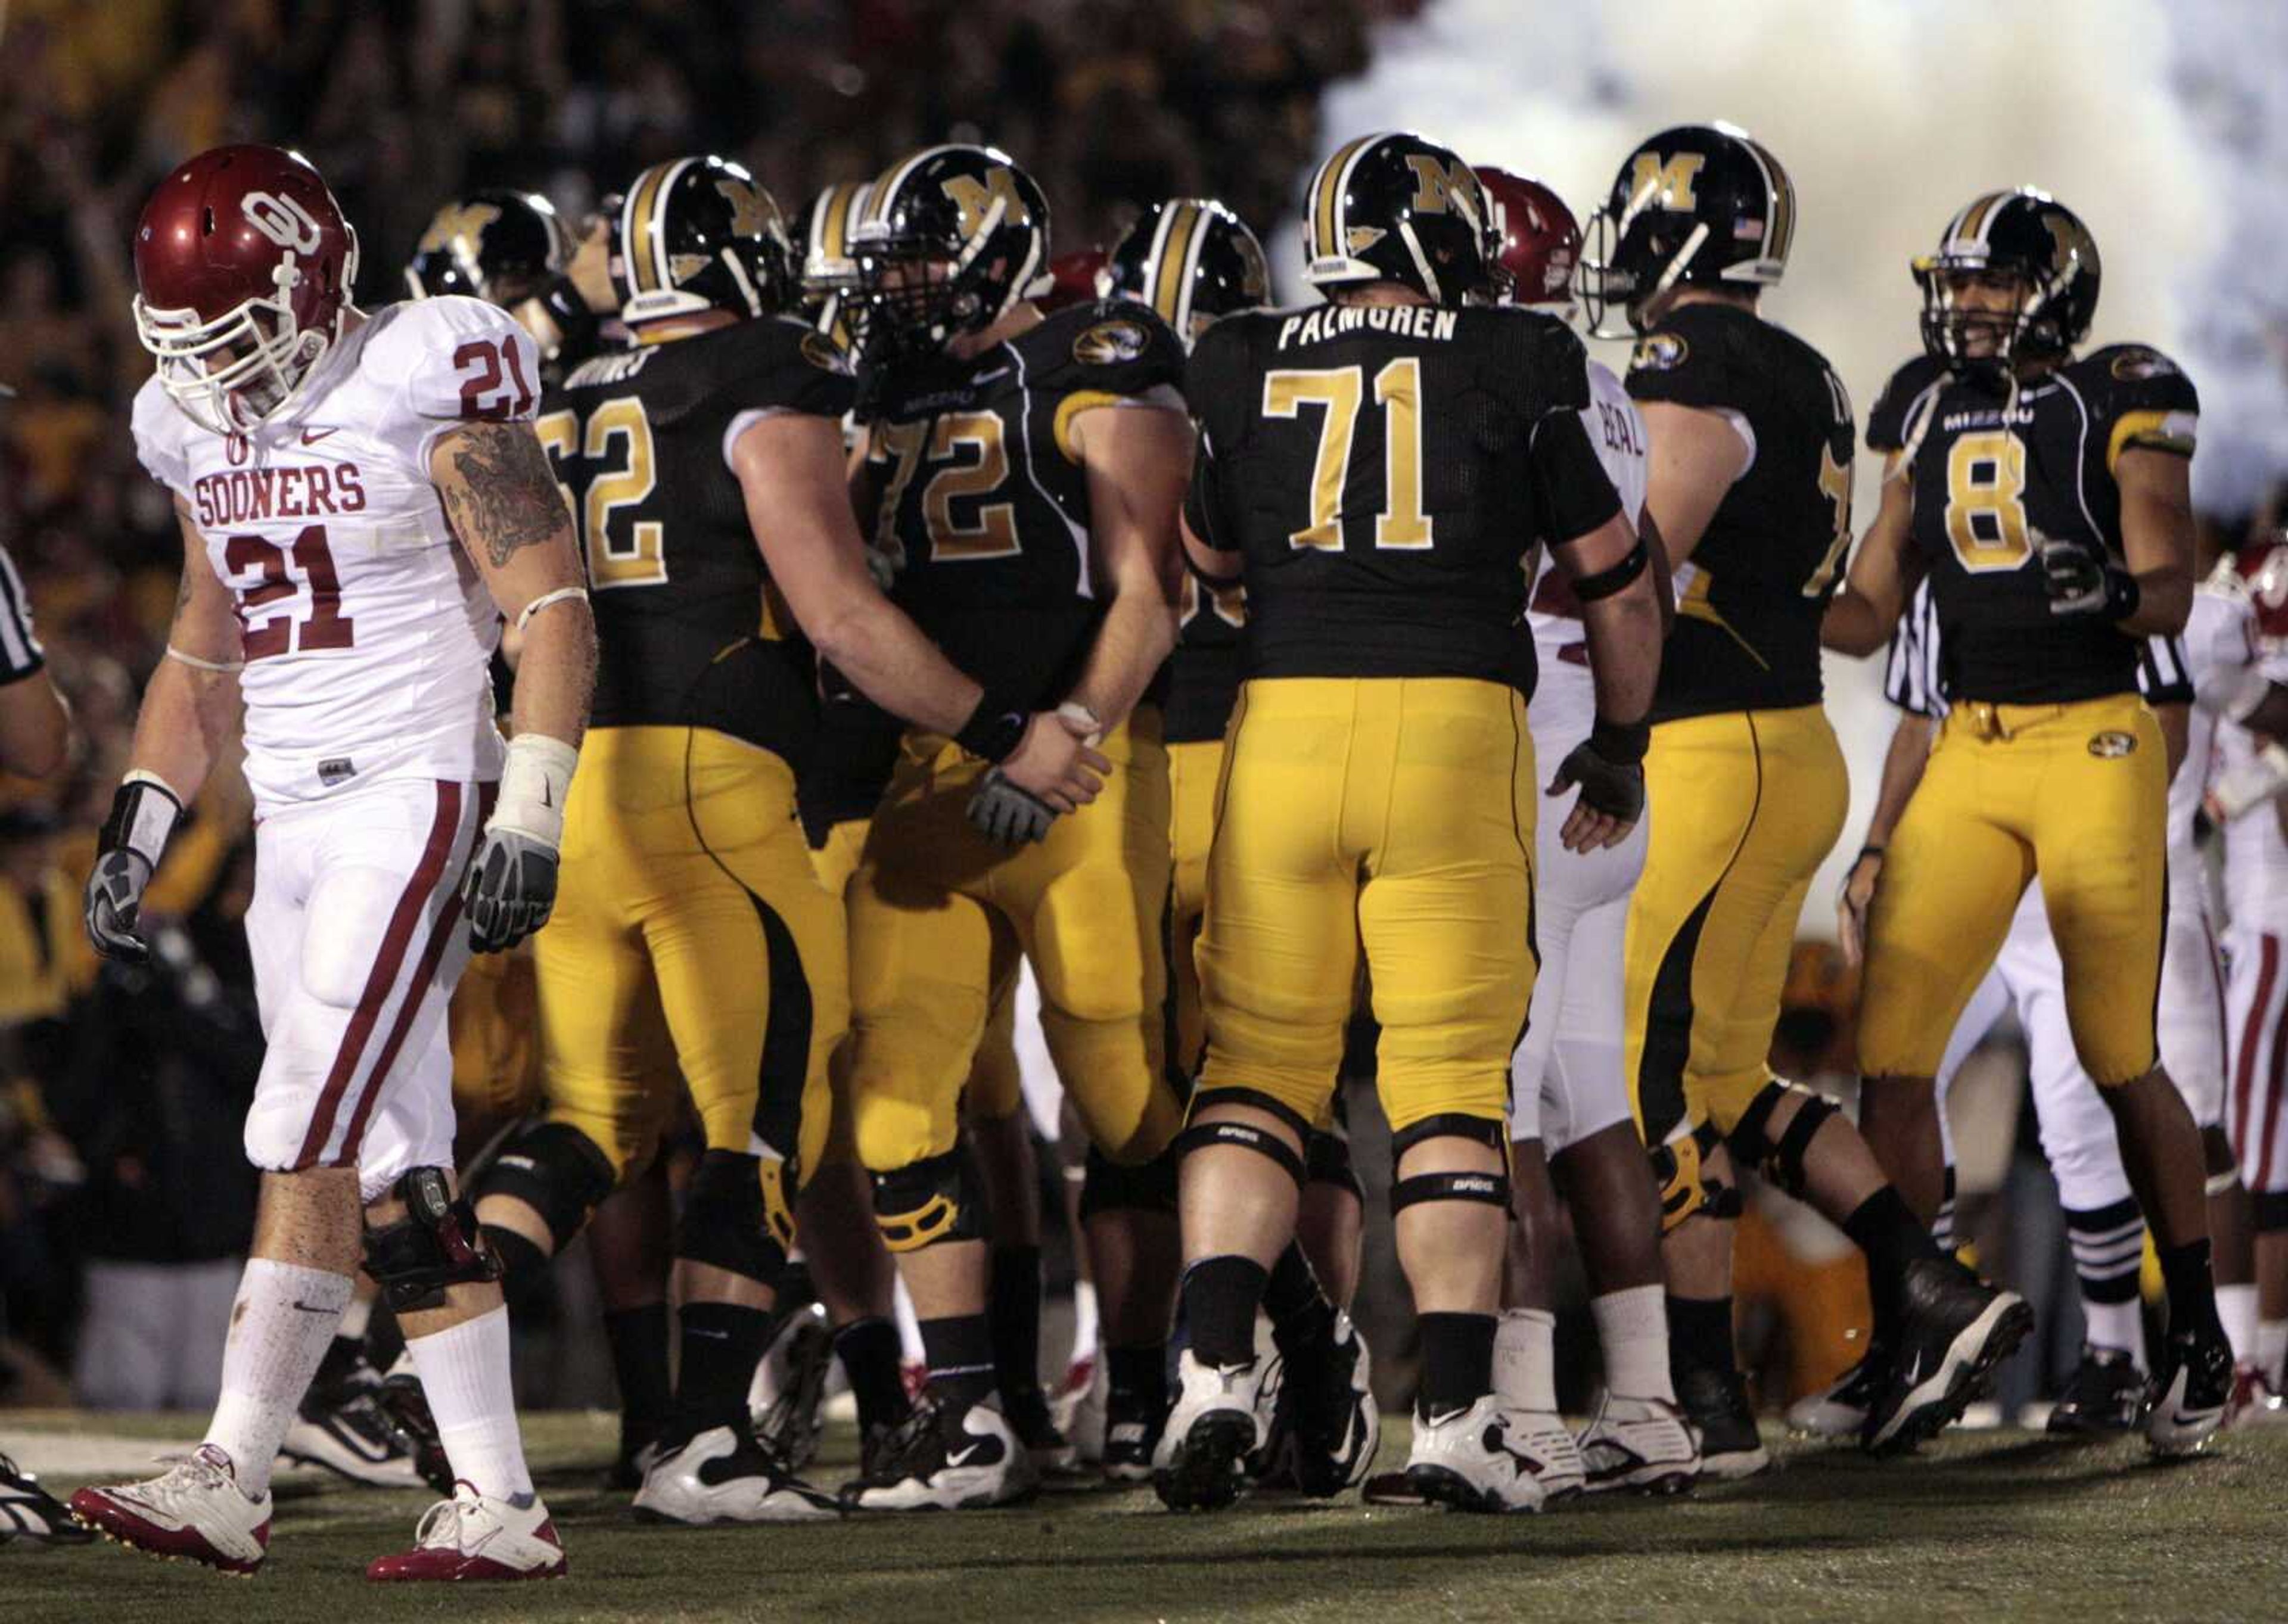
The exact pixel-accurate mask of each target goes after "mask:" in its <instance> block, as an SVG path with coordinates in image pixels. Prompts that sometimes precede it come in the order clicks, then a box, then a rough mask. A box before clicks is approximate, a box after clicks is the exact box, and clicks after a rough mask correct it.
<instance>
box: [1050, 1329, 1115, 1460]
mask: <svg viewBox="0 0 2288 1624" xmlns="http://www.w3.org/2000/svg"><path fill="white" fill-rule="evenodd" d="M1111 1401H1112V1377H1111V1375H1110V1374H1109V1372H1108V1367H1107V1366H1106V1364H1105V1361H1104V1359H1102V1358H1101V1357H1100V1356H1098V1355H1091V1356H1089V1357H1087V1358H1084V1359H1075V1360H1074V1361H1073V1362H1072V1368H1071V1369H1069V1370H1068V1371H1067V1372H1066V1373H1065V1390H1064V1391H1063V1392H1062V1393H1061V1394H1059V1395H1058V1397H1057V1402H1056V1406H1055V1409H1054V1410H1053V1414H1054V1416H1055V1419H1056V1423H1057V1430H1059V1431H1060V1432H1062V1433H1063V1434H1064V1435H1065V1437H1066V1438H1069V1439H1071V1440H1072V1446H1073V1458H1074V1460H1076V1461H1077V1462H1080V1464H1082V1465H1084V1466H1093V1465H1096V1464H1098V1463H1099V1462H1101V1461H1102V1460H1103V1459H1104V1450H1105V1445H1106V1442H1107V1438H1106V1426H1107V1415H1106V1411H1107V1409H1108V1406H1110V1404H1111Z"/></svg>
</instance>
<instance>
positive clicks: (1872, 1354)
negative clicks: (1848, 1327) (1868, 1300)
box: [1787, 1344, 1891, 1438]
mask: <svg viewBox="0 0 2288 1624" xmlns="http://www.w3.org/2000/svg"><path fill="white" fill-rule="evenodd" d="M1890 1374H1891V1355H1890V1351H1889V1350H1887V1349H1886V1348H1884V1347H1882V1346H1881V1345H1879V1344H1875V1345H1871V1346H1870V1347H1869V1348H1868V1350H1867V1351H1866V1352H1865V1353H1864V1354H1863V1355H1862V1356H1861V1358H1860V1360H1859V1362H1858V1363H1857V1364H1855V1365H1854V1366H1852V1367H1851V1368H1850V1369H1848V1370H1847V1371H1845V1372H1844V1373H1843V1374H1841V1375H1839V1376H1838V1377H1836V1378H1835V1380H1834V1381H1833V1382H1830V1383H1829V1384H1828V1385H1827V1387H1826V1388H1825V1389H1824V1390H1822V1391H1819V1392H1815V1393H1807V1394H1805V1395H1804V1396H1803V1397H1802V1398H1799V1399H1797V1400H1796V1401H1795V1402H1794V1403H1793V1404H1791V1405H1790V1406H1788V1407H1787V1424H1788V1430H1789V1431H1791V1432H1801V1433H1805V1434H1807V1435H1808V1436H1810V1437H1812V1438H1857V1437H1858V1436H1859V1434H1860V1433H1861V1432H1863V1430H1866V1426H1867V1412H1868V1411H1869V1410H1871V1409H1872V1408H1873V1407H1874V1404H1875V1395H1876V1394H1877V1393H1879V1392H1880V1391H1881V1390H1882V1388H1883V1384H1884V1382H1887V1381H1888V1380H1889V1379H1890Z"/></svg>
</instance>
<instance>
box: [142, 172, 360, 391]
mask: <svg viewBox="0 0 2288 1624" xmlns="http://www.w3.org/2000/svg"><path fill="white" fill-rule="evenodd" d="M357 256H358V246H357V233H356V232H355V231H354V230H352V229H351V227H350V224H349V222H348V221H347V220H346V219H344V218H342V210H341V205H340V204H338V203H337V202H335V201H334V194H333V193H332V192H330V191H329V190H328V189H327V187H326V183H325V181H324V180H322V178H320V177H319V175H318V171H317V170H314V169H313V168H312V167H311V166H310V164H309V162H307V161H306V160H305V159H304V158H302V157H300V156H299V155H298V154H294V153H290V152H287V151H284V150H283V149H282V148H279V147H255V146H240V147H212V148H210V149H209V150H208V151H206V152H203V153H201V154H199V155H198V156H197V157H195V158H193V159H191V160H190V161H189V162H187V163H183V164H180V165H179V166H178V167H177V168H176V170H175V171H174V172H173V173H172V174H171V175H169V176H168V177H167V178H166V179H164V180H163V181H161V182H160V183H159V188H158V190H157V191H155V192H154V193H152V194H151V200H150V202H147V203H145V204H144V205H143V218H141V220H140V221H139V222H138V224H137V226H136V227H135V285H136V297H135V330H136V333H137V336H138V337H140V338H141V339H142V341H143V347H144V348H145V349H147V350H148V351H150V352H151V354H152V355H153V357H154V358H155V359H156V360H157V361H158V363H159V383H160V385H161V386H162V387H163V388H164V389H165V390H166V392H167V393H168V396H169V397H170V398H171V400H173V401H174V402H175V404H176V405H177V406H179V407H180V408H182V409H183V410H184V412H185V413H187V415H188V416H190V418H191V420H192V421H193V422H195V423H197V424H200V425H201V426H202V427H203V428H207V429H211V430H212V431H214V432H216V433H218V434H228V433H233V432H236V433H250V432H252V431H254V430H255V429H258V428H259V427H260V426H261V425H262V424H265V423H266V422H268V421H269V420H270V419H271V418H273V417H274V416H277V415H278V414H279V413H280V412H282V411H283V410H285V409H286V408H287V407H288V406H289V405H290V404H291V402H292V401H293V400H294V397H295V396H296V395H297V394H298V393H299V392H300V391H301V389H302V387H303V385H304V384H307V383H308V382H309V380H310V377H311V375H312V374H313V373H314V372H315V371H316V370H317V367H318V363H319V362H320V361H321V360H324V359H325V355H326V352H327V351H328V350H330V348H332V347H333V345H334V341H335V340H336V339H337V338H338V337H340V336H341V330H342V320H343V317H344V316H345V315H346V313H348V311H349V308H350V289H351V287H352V285H353V284H354V282H355V281H357Z"/></svg>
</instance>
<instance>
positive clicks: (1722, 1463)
mask: <svg viewBox="0 0 2288 1624" xmlns="http://www.w3.org/2000/svg"><path fill="white" fill-rule="evenodd" d="M1671 1374H1672V1375H1673V1376H1674V1378H1675V1381H1676V1404H1677V1407H1678V1408H1679V1409H1680V1410H1682V1411H1683V1412H1684V1418H1685V1420H1686V1421H1688V1422H1690V1423H1691V1425H1692V1430H1694V1431H1695V1432H1696V1433H1698V1434H1699V1435H1700V1474H1699V1475H1700V1477H1702V1478H1703V1479H1708V1478H1713V1479H1715V1480H1717V1481H1719V1482H1724V1481H1729V1480H1731V1479H1734V1478H1738V1477H1754V1476H1755V1475H1756V1474H1757V1473H1758V1472H1760V1471H1762V1470H1765V1469H1766V1468H1767V1467H1768V1466H1770V1465H1771V1463H1772V1457H1771V1452H1770V1451H1768V1450H1767V1449H1766V1448H1765V1447H1764V1435H1763V1433H1762V1432H1761V1431H1760V1430H1758V1429H1757V1426H1756V1406H1754V1405H1753V1404H1752V1403H1750V1402H1749V1399H1748V1379H1747V1378H1746V1377H1745V1376H1744V1375H1741V1374H1739V1373H1738V1372H1736V1371H1726V1370H1714V1369H1711V1368H1709V1367H1706V1366H1704V1365H1686V1366H1681V1367H1677V1368H1676V1369H1674V1370H1673V1371H1672V1373H1671Z"/></svg>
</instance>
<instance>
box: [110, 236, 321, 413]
mask: <svg viewBox="0 0 2288 1624" xmlns="http://www.w3.org/2000/svg"><path fill="white" fill-rule="evenodd" d="M295 275H296V273H295V271H294V268H293V257H292V256H291V255H289V256H287V259H286V263H285V264H283V265H281V266H280V267H279V272H278V282H279V290H278V295H277V297H275V298H273V299H249V300H247V301H246V302H245V303H244V304H242V305H239V306H238V307H237V308H236V309H234V310H233V311H232V312H230V313H228V314H227V315H225V316H223V317H221V318H220V319H218V320H217V321H202V320H201V319H200V317H199V313H198V312H196V311H195V310H154V309H152V308H151V307H150V306H149V305H147V304H145V303H144V302H143V300H142V299H141V298H140V297H138V298H137V299H136V301H135V329H136V333H137V336H138V337H140V338H141V340H142V342H143V347H144V348H145V349H146V350H147V351H149V352H150V353H151V355H152V357H153V358H154V359H155V360H156V361H157V362H158V373H159V384H160V387H161V388H163V389H164V390H165V391H166V392H167V395H168V398H169V399H170V400H173V401H174V402H175V404H176V405H177V406H179V407H180V408H182V410H183V412H184V413H185V414H186V415H187V416H189V418H190V419H191V421H193V422H194V423H196V424H198V425H199V426H200V427H202V428H203V429H207V430H209V431H211V432H213V433H217V434H234V433H236V434H248V433H251V432H254V431H255V430H256V429H258V428H260V427H261V426H262V425H263V424H265V423H267V422H269V421H270V420H271V419H272V418H273V417H275V416H278V415H279V414H280V413H281V412H282V411H284V410H285V409H286V408H287V407H288V406H290V404H292V402H293V400H294V398H295V396H296V395H297V394H298V393H299V392H300V391H301V388H302V385H303V384H306V383H307V382H308V381H309V378H310V376H311V375H312V374H313V373H314V371H315V370H316V369H317V364H318V362H319V360H321V359H322V357H323V356H324V355H325V353H326V351H327V349H328V348H329V347H330V345H331V344H332V342H333V335H332V334H330V333H319V332H308V333H306V332H300V331H298V330H297V329H296V326H295V321H294V313H293V306H292V303H291V289H292V287H293V284H294V279H295ZM224 357H226V358H227V359H220V358H224ZM218 360H219V364H218Z"/></svg>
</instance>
